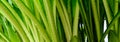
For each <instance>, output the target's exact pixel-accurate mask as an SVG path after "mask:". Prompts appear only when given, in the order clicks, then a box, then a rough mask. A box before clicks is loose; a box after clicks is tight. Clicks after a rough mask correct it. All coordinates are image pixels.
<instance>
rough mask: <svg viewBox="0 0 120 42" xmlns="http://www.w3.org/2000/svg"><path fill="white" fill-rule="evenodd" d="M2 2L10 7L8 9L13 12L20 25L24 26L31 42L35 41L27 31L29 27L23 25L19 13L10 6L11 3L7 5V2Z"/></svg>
mask: <svg viewBox="0 0 120 42" xmlns="http://www.w3.org/2000/svg"><path fill="white" fill-rule="evenodd" d="M2 2H3V3H4V4H5V5H6V6H7V7H8V9H9V10H10V11H11V12H12V14H13V15H14V16H15V17H16V19H17V20H18V22H19V23H20V25H21V26H22V28H23V29H24V31H25V33H26V35H27V36H28V38H29V39H30V41H31V42H32V41H34V40H33V39H32V35H31V34H30V33H29V31H28V30H27V27H26V26H25V24H24V23H23V21H22V20H21V18H20V17H19V15H18V14H19V13H17V12H16V11H15V10H14V9H13V8H12V7H11V6H10V5H9V3H7V2H6V1H4V0H2Z"/></svg>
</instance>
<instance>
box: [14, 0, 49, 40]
mask: <svg viewBox="0 0 120 42" xmlns="http://www.w3.org/2000/svg"><path fill="white" fill-rule="evenodd" d="M14 2H15V3H16V5H17V6H18V8H19V9H20V10H21V12H23V13H25V15H27V16H28V17H29V18H30V19H31V20H32V22H33V23H35V26H36V27H37V29H39V30H38V31H39V32H41V34H43V35H42V36H43V37H44V39H45V40H46V42H50V39H49V36H48V35H47V32H46V31H45V29H44V27H43V26H42V24H40V23H39V22H38V20H36V19H35V17H34V16H33V14H32V13H31V12H30V11H29V9H28V8H27V7H26V6H25V5H24V4H23V3H22V2H21V1H20V0H17V1H16V0H14Z"/></svg>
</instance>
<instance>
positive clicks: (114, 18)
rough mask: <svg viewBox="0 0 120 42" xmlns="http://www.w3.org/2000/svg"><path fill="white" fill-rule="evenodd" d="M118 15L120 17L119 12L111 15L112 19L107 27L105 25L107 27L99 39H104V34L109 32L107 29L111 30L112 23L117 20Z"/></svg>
mask: <svg viewBox="0 0 120 42" xmlns="http://www.w3.org/2000/svg"><path fill="white" fill-rule="evenodd" d="M119 17H120V12H119V13H117V14H116V15H115V16H114V17H113V19H112V21H111V22H110V24H109V25H108V27H107V28H108V29H106V31H105V32H104V34H103V36H102V38H101V41H103V40H104V38H105V36H106V35H107V34H108V33H109V31H110V30H111V27H113V25H114V24H115V22H116V20H118V18H119Z"/></svg>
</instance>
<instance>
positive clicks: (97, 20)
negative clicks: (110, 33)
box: [91, 0, 101, 42]
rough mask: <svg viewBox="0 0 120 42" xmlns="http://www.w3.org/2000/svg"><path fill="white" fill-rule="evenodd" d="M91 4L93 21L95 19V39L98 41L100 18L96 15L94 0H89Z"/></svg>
mask: <svg viewBox="0 0 120 42" xmlns="http://www.w3.org/2000/svg"><path fill="white" fill-rule="evenodd" d="M91 5H92V11H93V16H94V21H95V29H96V34H97V40H98V42H100V39H101V30H100V21H99V19H100V18H99V16H98V14H99V13H98V11H97V7H96V4H95V0H91Z"/></svg>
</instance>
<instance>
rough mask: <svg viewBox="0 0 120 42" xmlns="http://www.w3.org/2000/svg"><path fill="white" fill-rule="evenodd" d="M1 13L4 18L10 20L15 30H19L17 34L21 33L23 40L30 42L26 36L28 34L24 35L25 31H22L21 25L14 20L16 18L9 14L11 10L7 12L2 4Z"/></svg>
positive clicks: (0, 4)
mask: <svg viewBox="0 0 120 42" xmlns="http://www.w3.org/2000/svg"><path fill="white" fill-rule="evenodd" d="M0 6H1V7H0V8H1V9H0V13H2V15H3V16H5V17H6V18H7V20H9V21H10V22H11V24H13V25H14V27H15V29H16V30H17V32H18V33H19V35H20V36H21V38H22V40H23V41H25V42H28V41H29V40H28V38H27V36H26V34H25V33H24V31H23V30H22V29H21V28H22V27H21V26H20V24H18V23H17V21H16V19H15V18H14V16H12V15H11V13H10V12H9V10H7V8H5V6H4V5H3V4H2V3H1V2H0Z"/></svg>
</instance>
